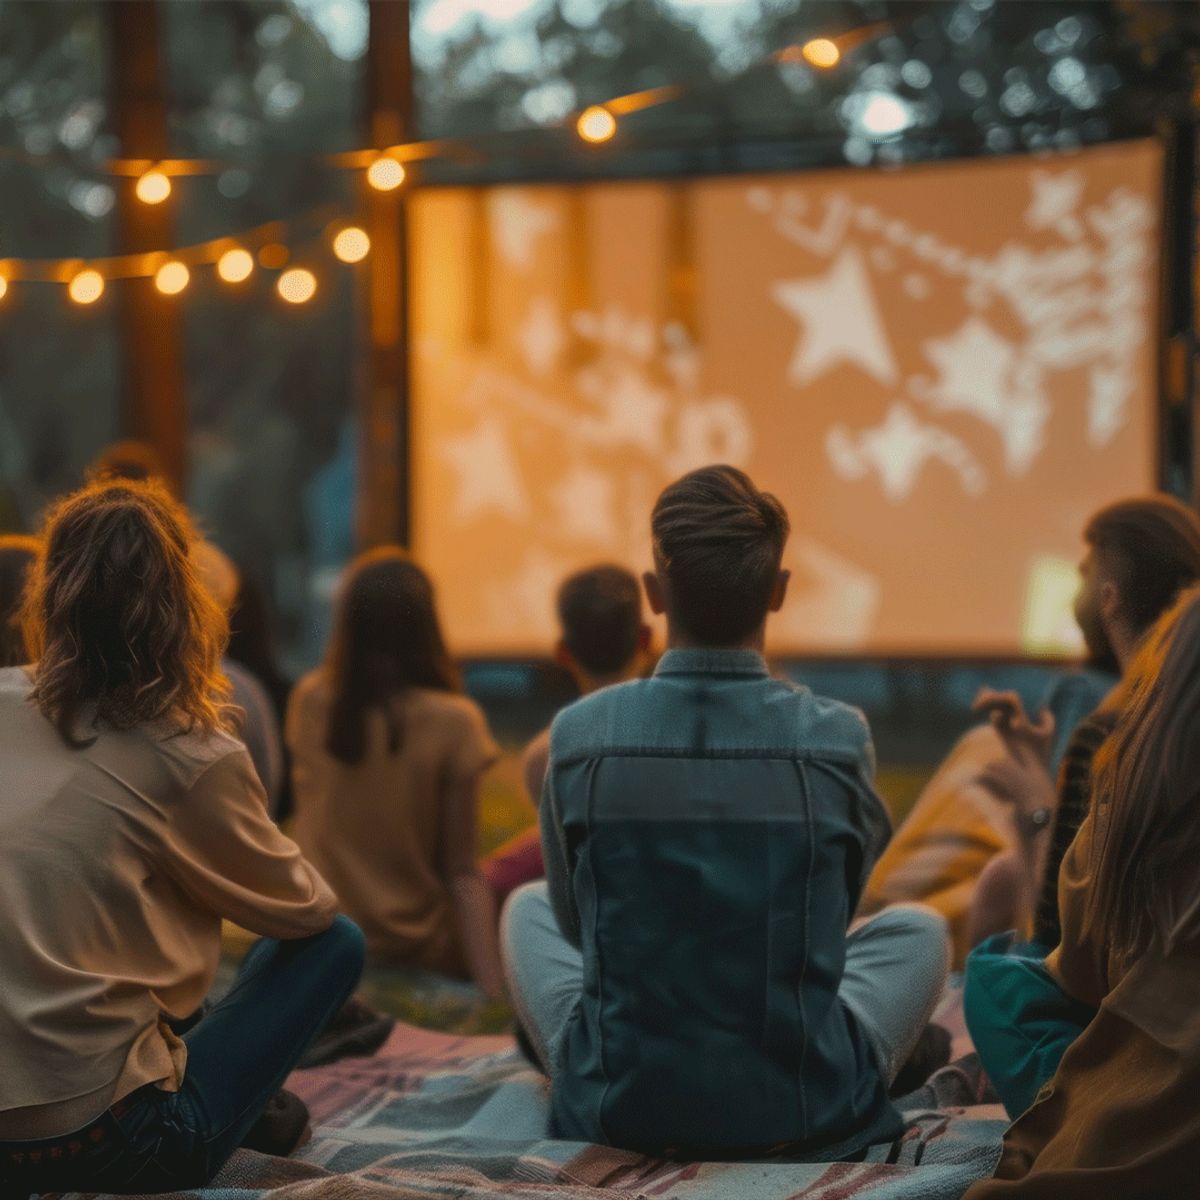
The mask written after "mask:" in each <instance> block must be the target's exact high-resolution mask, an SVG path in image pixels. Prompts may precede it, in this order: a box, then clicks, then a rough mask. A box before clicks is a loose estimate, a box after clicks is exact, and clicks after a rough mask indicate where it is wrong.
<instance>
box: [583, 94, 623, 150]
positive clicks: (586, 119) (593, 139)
mask: <svg viewBox="0 0 1200 1200" xmlns="http://www.w3.org/2000/svg"><path fill="white" fill-rule="evenodd" d="M575 132H576V133H578V134H579V136H580V137H581V138H582V139H583V140H584V141H585V142H590V143H592V145H598V144H599V143H600V142H609V141H612V139H613V138H614V137H615V136H616V133H617V118H616V117H614V116H613V115H612V113H610V112H609V111H608V109H607V108H604V107H603V106H602V105H600V104H593V105H592V106H591V107H590V108H585V109H584V110H583V112H581V113H580V114H579V117H578V119H577V120H576V121H575Z"/></svg>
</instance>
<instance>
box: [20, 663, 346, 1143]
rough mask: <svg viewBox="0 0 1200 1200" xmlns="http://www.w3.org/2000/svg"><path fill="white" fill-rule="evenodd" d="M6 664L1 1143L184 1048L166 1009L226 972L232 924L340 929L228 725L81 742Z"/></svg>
mask: <svg viewBox="0 0 1200 1200" xmlns="http://www.w3.org/2000/svg"><path fill="white" fill-rule="evenodd" d="M30 686H31V685H30V681H29V678H28V676H27V675H26V673H25V670H24V669H23V668H19V667H14V668H9V669H6V670H2V671H0V775H2V778H3V786H2V787H0V980H2V981H3V984H2V986H0V1062H2V1063H3V1064H4V1066H3V1069H2V1070H0V1140H5V1139H7V1140H14V1139H23V1138H38V1137H54V1136H58V1135H60V1134H63V1133H69V1132H72V1131H74V1130H75V1129H78V1128H80V1127H81V1126H82V1125H85V1124H87V1123H88V1121H90V1120H91V1119H92V1118H93V1117H95V1116H96V1115H98V1114H99V1113H100V1112H102V1111H103V1110H104V1109H105V1108H107V1107H108V1106H109V1105H111V1104H113V1103H114V1102H115V1101H117V1100H119V1099H120V1098H121V1097H122V1096H125V1095H128V1094H129V1093H130V1092H132V1091H134V1090H135V1089H136V1088H138V1087H141V1086H142V1085H144V1084H147V1083H156V1084H158V1085H160V1086H161V1087H163V1088H164V1089H166V1090H169V1091H173V1090H175V1089H177V1088H178V1087H179V1084H180V1082H181V1081H182V1079H183V1075H184V1070H185V1064H186V1051H185V1048H184V1045H183V1043H182V1042H181V1041H180V1040H179V1038H177V1037H176V1036H175V1035H174V1034H173V1033H172V1032H171V1031H170V1030H169V1029H168V1028H167V1026H166V1024H165V1022H164V1017H167V1016H169V1017H174V1018H181V1017H185V1016H187V1015H189V1014H190V1013H192V1012H194V1011H195V1010H196V1009H197V1008H198V1007H199V1005H200V1003H201V1001H203V999H204V997H205V995H206V993H207V992H208V990H209V987H210V986H211V984H212V981H213V977H214V974H215V972H216V968H217V960H218V957H219V954H220V937H221V919H222V918H228V919H229V920H231V921H234V922H236V923H237V924H238V925H241V926H243V927H244V928H246V929H249V930H250V931H252V932H254V933H258V934H262V935H264V936H268V937H279V938H295V937H304V936H307V935H309V934H313V933H318V932H320V931H321V930H323V929H325V928H327V927H328V926H329V924H330V922H331V921H332V919H333V916H334V913H335V912H336V907H337V906H336V901H335V899H334V896H333V893H332V892H331V891H330V889H329V888H328V886H327V885H326V884H325V882H324V880H322V878H321V876H320V875H319V874H318V873H317V871H316V869H315V868H314V867H313V866H311V865H310V864H309V863H308V862H306V861H305V859H304V858H303V857H302V856H301V854H300V851H299V849H298V848H297V847H296V845H295V844H294V843H293V842H292V841H290V840H289V839H288V838H286V837H284V835H283V834H282V833H280V832H279V830H278V829H277V828H276V827H275V825H274V824H273V823H272V822H271V820H270V819H269V818H268V816H267V813H266V808H265V798H264V795H263V790H262V786H261V785H260V783H259V782H258V778H257V776H256V774H255V772H254V768H253V766H252V765H251V762H250V758H249V755H248V754H247V753H246V751H245V749H244V747H243V746H242V744H241V743H240V742H238V741H236V740H235V739H234V738H232V737H228V736H226V735H224V734H215V735H200V734H189V733H183V734H180V733H175V734H174V735H172V734H171V733H170V731H168V730H166V729H161V728H153V727H144V728H140V729H137V730H134V731H131V732H126V733H118V732H114V731H111V730H103V729H101V731H100V732H99V733H98V736H97V738H96V741H95V742H94V743H93V744H92V745H90V746H87V747H85V748H82V749H72V748H71V747H69V746H68V745H67V744H66V743H65V742H64V741H63V739H62V738H61V737H60V735H59V734H58V732H57V730H56V729H55V728H54V727H53V726H52V725H51V723H50V722H49V721H47V720H46V718H45V717H43V716H42V715H41V713H40V712H39V711H38V710H37V709H36V708H34V707H33V705H32V704H30V703H29V692H30Z"/></svg>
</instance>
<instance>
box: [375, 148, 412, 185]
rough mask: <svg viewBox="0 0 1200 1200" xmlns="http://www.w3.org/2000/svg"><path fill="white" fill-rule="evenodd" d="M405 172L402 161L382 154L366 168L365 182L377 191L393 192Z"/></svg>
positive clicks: (402, 179) (401, 181) (402, 180)
mask: <svg viewBox="0 0 1200 1200" xmlns="http://www.w3.org/2000/svg"><path fill="white" fill-rule="evenodd" d="M407 174H408V172H407V171H405V169H404V164H403V163H402V162H400V161H399V160H398V159H395V158H392V157H391V155H388V154H384V155H381V156H380V157H379V158H377V159H376V160H375V161H374V162H373V163H372V164H371V165H370V166H369V167H368V168H367V182H368V183H369V184H370V185H371V186H372V187H373V188H374V189H375V190H376V191H377V192H393V191H395V190H396V188H398V187H399V186H400V185H401V184H402V183H403V182H404V177H405V176H406V175H407Z"/></svg>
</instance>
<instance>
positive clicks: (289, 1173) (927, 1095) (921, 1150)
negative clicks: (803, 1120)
mask: <svg viewBox="0 0 1200 1200" xmlns="http://www.w3.org/2000/svg"><path fill="white" fill-rule="evenodd" d="M938 1019H939V1020H940V1021H941V1023H943V1024H946V1025H947V1026H949V1027H950V1028H951V1032H952V1034H954V1042H955V1049H956V1050H957V1051H959V1052H960V1054H961V1057H959V1058H958V1060H957V1061H955V1062H954V1063H953V1064H952V1065H951V1066H949V1067H946V1068H943V1070H941V1071H939V1072H938V1073H937V1074H936V1075H934V1076H933V1077H932V1078H931V1080H930V1081H929V1082H928V1083H927V1084H926V1085H925V1086H924V1087H923V1088H921V1089H920V1090H919V1091H917V1092H914V1093H913V1094H912V1095H911V1096H908V1097H905V1098H904V1100H903V1101H901V1103H900V1107H901V1110H902V1111H903V1112H904V1114H905V1116H906V1118H907V1119H908V1121H909V1127H908V1130H907V1132H906V1134H905V1136H904V1137H903V1138H902V1139H901V1140H900V1141H899V1142H898V1143H897V1144H896V1145H894V1146H892V1147H883V1148H879V1149H878V1150H877V1151H875V1152H873V1153H872V1155H871V1157H870V1160H869V1161H866V1162H861V1163H810V1162H793V1161H783V1160H773V1161H766V1162H740V1163H679V1162H672V1161H668V1160H664V1159H661V1158H655V1157H650V1156H647V1155H642V1154H634V1153H627V1152H625V1151H621V1150H614V1149H612V1148H610V1147H604V1146H590V1145H585V1144H581V1143H577V1142H564V1141H556V1140H551V1139H548V1138H547V1137H546V1117H547V1109H548V1106H547V1095H546V1083H545V1080H544V1079H543V1078H542V1077H541V1076H540V1075H539V1074H538V1073H537V1072H536V1071H534V1070H533V1069H532V1068H531V1067H530V1066H529V1064H528V1063H527V1062H526V1060H525V1059H524V1058H523V1057H522V1056H521V1055H520V1054H519V1052H518V1051H517V1050H516V1048H515V1046H514V1043H513V1040H512V1038H511V1037H508V1036H493V1037H467V1036H460V1035H455V1034H448V1033H441V1032H434V1031H431V1030H427V1029H419V1028H417V1027H415V1026H412V1025H406V1024H400V1025H397V1027H396V1029H395V1030H394V1031H393V1033H392V1035H391V1037H390V1038H389V1040H388V1041H387V1042H386V1043H385V1045H384V1046H383V1047H382V1048H381V1050H380V1051H379V1052H378V1053H376V1054H375V1055H374V1056H372V1057H371V1058H357V1059H353V1058H352V1059H344V1060H343V1061H341V1062H339V1063H335V1064H332V1065H330V1066H328V1067H320V1068H316V1069H314V1070H309V1071H298V1072H296V1073H295V1074H294V1075H293V1076H292V1077H291V1079H290V1081H289V1084H288V1086H289V1087H290V1088H292V1089H293V1090H294V1091H296V1092H297V1093H298V1094H299V1095H301V1096H302V1097H303V1098H304V1099H305V1100H306V1101H307V1102H308V1105H309V1108H310V1109H311V1112H312V1120H313V1129H314V1137H313V1140H312V1141H311V1142H310V1143H309V1144H308V1145H307V1146H305V1147H303V1148H302V1149H301V1150H300V1151H298V1152H297V1154H296V1155H295V1156H294V1157H292V1158H290V1159H278V1158H271V1157H269V1156H266V1155H261V1154H255V1153H253V1152H252V1151H247V1150H241V1151H238V1152H237V1153H236V1154H235V1155H234V1156H233V1158H232V1159H230V1161H229V1162H228V1163H227V1164H226V1165H225V1167H224V1168H223V1169H222V1170H221V1172H220V1173H219V1174H218V1175H217V1177H216V1179H215V1180H214V1181H213V1182H212V1183H211V1184H210V1185H209V1187H207V1188H205V1189H203V1190H201V1191H198V1192H189V1193H184V1194H180V1193H175V1194H173V1196H172V1198H171V1200H183V1196H184V1195H186V1196H187V1197H189V1198H194V1200H417V1198H420V1200H434V1198H438V1197H454V1198H456V1200H482V1198H483V1197H493V1196H496V1197H510V1198H513V1200H535V1198H537V1200H617V1198H620V1200H632V1198H633V1197H646V1198H649V1197H655V1198H660V1197H661V1198H663V1200H864V1198H868V1200H908V1198H912V1200H956V1198H957V1197H960V1196H961V1195H962V1193H963V1191H964V1190H965V1189H966V1188H967V1187H968V1186H969V1184H970V1183H972V1182H973V1181H974V1180H976V1179H979V1178H983V1177H985V1176H987V1175H990V1174H991V1172H992V1170H993V1169H994V1167H995V1164H996V1161H997V1159H998V1157H999V1152H1000V1137H1001V1134H1002V1132H1003V1130H1004V1128H1005V1120H1004V1115H1003V1110H1002V1109H1001V1108H1000V1106H999V1105H997V1104H989V1103H983V1101H985V1100H988V1099H990V1098H991V1097H990V1096H989V1095H988V1092H987V1085H986V1081H985V1080H984V1078H983V1075H982V1072H981V1071H980V1069H979V1065H978V1060H977V1059H976V1058H975V1056H974V1055H973V1054H971V1053H969V1049H970V1047H969V1043H968V1042H966V1040H965V1031H963V1030H962V1029H961V1013H960V1006H959V1005H958V1000H957V996H956V995H951V996H950V997H949V998H948V1000H947V1002H946V1003H945V1004H944V1006H943V1012H942V1013H941V1014H940V1015H939V1018H938ZM963 1051H967V1053H962V1052H963ZM163 1200H165V1198H163Z"/></svg>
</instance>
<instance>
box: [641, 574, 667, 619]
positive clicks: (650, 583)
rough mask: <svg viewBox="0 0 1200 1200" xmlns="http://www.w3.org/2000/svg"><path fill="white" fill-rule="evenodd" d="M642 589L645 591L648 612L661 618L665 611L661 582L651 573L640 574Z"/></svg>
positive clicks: (665, 604) (665, 601)
mask: <svg viewBox="0 0 1200 1200" xmlns="http://www.w3.org/2000/svg"><path fill="white" fill-rule="evenodd" d="M642 587H643V588H645V590H646V603H647V604H649V605H650V611H651V612H652V613H653V614H654V615H655V616H656V617H661V616H662V615H663V613H665V612H666V611H667V598H666V596H665V595H664V593H663V586H662V580H661V579H659V577H658V576H657V575H656V574H655V573H654V572H653V571H643V572H642Z"/></svg>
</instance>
